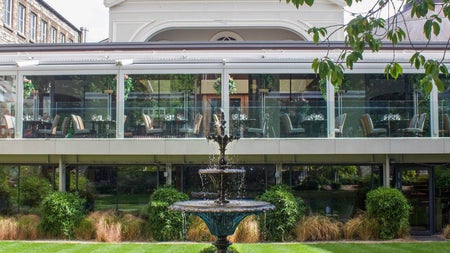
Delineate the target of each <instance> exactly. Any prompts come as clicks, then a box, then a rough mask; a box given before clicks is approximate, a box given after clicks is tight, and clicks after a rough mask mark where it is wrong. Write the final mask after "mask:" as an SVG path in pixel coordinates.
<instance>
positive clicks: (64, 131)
mask: <svg viewBox="0 0 450 253" xmlns="http://www.w3.org/2000/svg"><path fill="white" fill-rule="evenodd" d="M69 125H70V118H69V117H64V119H63V121H62V123H61V130H60V131H58V130H57V131H56V132H55V136H56V137H62V138H64V137H66V135H67V132H68V131H69Z"/></svg>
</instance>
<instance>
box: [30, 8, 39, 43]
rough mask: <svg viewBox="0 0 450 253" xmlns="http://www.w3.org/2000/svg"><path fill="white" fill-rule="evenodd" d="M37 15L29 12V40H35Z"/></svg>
mask: <svg viewBox="0 0 450 253" xmlns="http://www.w3.org/2000/svg"><path fill="white" fill-rule="evenodd" d="M37 20H38V18H37V14H36V13H34V12H30V40H31V41H36V40H37Z"/></svg>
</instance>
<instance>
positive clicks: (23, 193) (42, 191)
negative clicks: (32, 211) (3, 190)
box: [20, 175, 52, 208]
mask: <svg viewBox="0 0 450 253" xmlns="http://www.w3.org/2000/svg"><path fill="white" fill-rule="evenodd" d="M51 191H52V186H51V184H50V182H49V181H48V180H47V179H45V178H42V177H39V176H37V175H28V176H22V177H21V181H20V204H21V205H25V206H29V207H31V208H37V207H39V205H40V204H41V202H42V200H43V199H44V198H45V197H46V196H48V194H50V193H51Z"/></svg>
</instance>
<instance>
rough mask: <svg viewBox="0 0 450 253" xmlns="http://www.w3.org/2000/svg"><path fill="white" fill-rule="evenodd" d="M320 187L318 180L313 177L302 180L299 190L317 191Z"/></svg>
mask: <svg viewBox="0 0 450 253" xmlns="http://www.w3.org/2000/svg"><path fill="white" fill-rule="evenodd" d="M319 188H320V184H319V181H317V180H314V179H308V180H305V181H303V182H302V184H301V185H300V187H299V190H303V191H317V190H319Z"/></svg>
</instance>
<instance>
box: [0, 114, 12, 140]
mask: <svg viewBox="0 0 450 253" xmlns="http://www.w3.org/2000/svg"><path fill="white" fill-rule="evenodd" d="M0 127H1V135H2V136H4V137H6V138H13V137H14V129H15V128H16V118H15V117H14V116H11V115H8V114H5V115H3V117H2V119H1V121H0Z"/></svg>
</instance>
